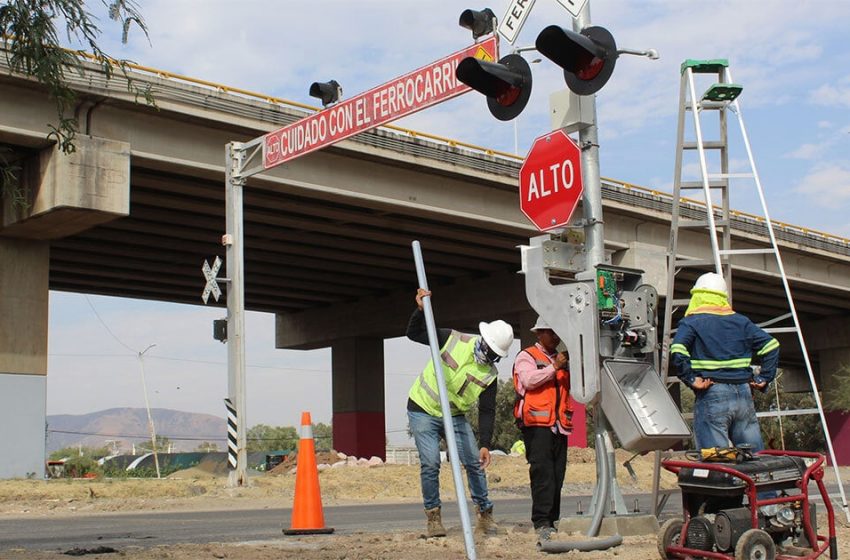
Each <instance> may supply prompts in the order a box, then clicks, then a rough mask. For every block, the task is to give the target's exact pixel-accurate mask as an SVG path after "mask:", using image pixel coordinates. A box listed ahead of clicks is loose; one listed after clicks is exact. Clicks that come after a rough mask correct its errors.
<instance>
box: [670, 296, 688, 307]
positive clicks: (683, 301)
mask: <svg viewBox="0 0 850 560" xmlns="http://www.w3.org/2000/svg"><path fill="white" fill-rule="evenodd" d="M689 303H691V300H689V299H687V298H685V299H674V300H673V307H680V306H682V305H688V304H689Z"/></svg>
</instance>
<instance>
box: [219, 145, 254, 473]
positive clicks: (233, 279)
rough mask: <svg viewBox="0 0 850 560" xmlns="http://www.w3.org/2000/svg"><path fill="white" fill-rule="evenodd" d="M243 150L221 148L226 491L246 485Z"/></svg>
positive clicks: (231, 146)
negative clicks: (229, 442) (229, 409)
mask: <svg viewBox="0 0 850 560" xmlns="http://www.w3.org/2000/svg"><path fill="white" fill-rule="evenodd" d="M244 160H245V148H244V146H243V145H242V144H241V143H238V142H231V143H229V144H227V146H226V147H225V161H226V166H225V167H226V169H225V174H226V177H225V180H226V184H225V222H226V223H225V232H226V233H225V235H224V238H223V239H222V243H223V245H224V246H225V261H226V264H227V277H228V278H229V281H230V283H229V285H228V288H227V394H228V395H229V397H230V399H231V401H232V402H233V405H234V407H235V408H236V446H237V459H236V468H235V469H233V470H231V471H230V475H229V476H228V485H229V486H230V487H235V486H246V485H247V484H248V471H247V464H248V449H247V431H246V426H245V422H246V420H245V416H246V414H245V411H246V409H247V407H246V405H245V283H244V276H243V274H244V273H243V268H244V263H245V251H244V234H243V222H242V189H243V187H244V186H245V176H244V174H243V167H244Z"/></svg>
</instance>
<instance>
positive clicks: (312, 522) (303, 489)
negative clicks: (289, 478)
mask: <svg viewBox="0 0 850 560" xmlns="http://www.w3.org/2000/svg"><path fill="white" fill-rule="evenodd" d="M333 532H334V530H333V529H332V528H330V527H325V515H324V513H322V492H321V491H320V490H319V469H318V468H317V467H316V446H315V444H314V443H313V423H312V421H311V420H310V413H309V412H302V413H301V440H300V441H299V442H298V466H297V467H296V470H295V502H294V504H293V506H292V523H291V525H290V528H289V529H284V530H283V534H285V535H314V534H327V533H333Z"/></svg>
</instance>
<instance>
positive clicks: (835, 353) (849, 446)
mask: <svg viewBox="0 0 850 560" xmlns="http://www.w3.org/2000/svg"><path fill="white" fill-rule="evenodd" d="M848 376H850V347H848V348H835V349H831V350H821V351H820V378H821V385H822V387H821V390H822V391H823V395H824V397H823V406H824V412H825V415H826V425H827V427H828V428H829V433H830V435H831V436H832V447H833V449H835V460H836V461H837V462H838V464H839V465H842V466H843V465H850V413H848V412H845V411H842V410H835V406H834V405H833V404H832V402H831V401H832V400H833V399H831V398H830V392H831V391H833V390H835V389H843V390H845V391H846V390H848V389H847V388H846V386H844V385H845V384H846V383H847V379H848Z"/></svg>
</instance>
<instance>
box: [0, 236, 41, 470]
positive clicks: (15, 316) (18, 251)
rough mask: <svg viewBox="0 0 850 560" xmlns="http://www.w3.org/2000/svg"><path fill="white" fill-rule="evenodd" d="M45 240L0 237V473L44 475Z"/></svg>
mask: <svg viewBox="0 0 850 560" xmlns="http://www.w3.org/2000/svg"><path fill="white" fill-rule="evenodd" d="M49 261H50V246H49V245H48V243H47V242H43V241H29V240H21V239H12V238H3V237H0V426H3V433H4V434H5V435H4V437H3V442H2V446H3V451H2V453H3V460H2V461H0V478H44V460H45V459H44V442H45V422H46V413H47V412H46V408H47V402H46V401H47V315H48V272H49Z"/></svg>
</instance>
